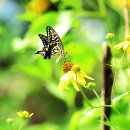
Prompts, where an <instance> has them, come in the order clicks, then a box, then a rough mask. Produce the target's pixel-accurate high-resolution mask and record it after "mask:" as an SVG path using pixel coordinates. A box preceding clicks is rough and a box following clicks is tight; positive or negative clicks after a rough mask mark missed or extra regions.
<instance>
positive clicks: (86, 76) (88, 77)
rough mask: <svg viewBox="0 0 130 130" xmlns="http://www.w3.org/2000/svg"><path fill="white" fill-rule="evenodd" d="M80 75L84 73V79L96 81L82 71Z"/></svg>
mask: <svg viewBox="0 0 130 130" xmlns="http://www.w3.org/2000/svg"><path fill="white" fill-rule="evenodd" d="M80 73H82V75H83V77H85V78H87V79H90V80H94V79H93V78H91V77H90V76H88V75H86V74H85V73H84V72H83V71H80Z"/></svg>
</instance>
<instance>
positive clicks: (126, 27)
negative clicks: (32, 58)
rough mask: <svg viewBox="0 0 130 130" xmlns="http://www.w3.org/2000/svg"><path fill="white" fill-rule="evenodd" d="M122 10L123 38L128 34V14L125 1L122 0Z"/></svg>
mask: <svg viewBox="0 0 130 130" xmlns="http://www.w3.org/2000/svg"><path fill="white" fill-rule="evenodd" d="M123 6H124V7H123V12H124V22H125V38H126V37H127V36H128V35H129V16H128V7H127V1H126V0H123Z"/></svg>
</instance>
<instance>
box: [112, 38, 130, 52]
mask: <svg viewBox="0 0 130 130" xmlns="http://www.w3.org/2000/svg"><path fill="white" fill-rule="evenodd" d="M129 45H130V36H128V37H127V38H126V39H125V41H123V42H121V43H119V44H117V45H115V46H114V48H116V49H121V48H123V50H124V51H126V49H127V50H128V51H129V50H130V46H129ZM129 54H130V53H129Z"/></svg>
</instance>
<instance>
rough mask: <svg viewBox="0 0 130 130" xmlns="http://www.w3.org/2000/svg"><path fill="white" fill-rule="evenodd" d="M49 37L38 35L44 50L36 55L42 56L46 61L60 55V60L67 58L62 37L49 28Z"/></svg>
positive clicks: (47, 29)
mask: <svg viewBox="0 0 130 130" xmlns="http://www.w3.org/2000/svg"><path fill="white" fill-rule="evenodd" d="M46 31H47V36H44V35H42V34H38V36H39V37H40V39H41V40H42V43H43V48H42V50H40V51H37V52H36V53H35V54H41V55H42V56H43V57H44V59H50V58H51V56H55V55H58V56H59V57H60V58H61V57H62V58H63V57H65V52H64V47H63V44H62V42H61V40H60V37H59V36H58V34H57V33H56V31H55V30H54V29H53V28H52V27H50V26H47V28H46Z"/></svg>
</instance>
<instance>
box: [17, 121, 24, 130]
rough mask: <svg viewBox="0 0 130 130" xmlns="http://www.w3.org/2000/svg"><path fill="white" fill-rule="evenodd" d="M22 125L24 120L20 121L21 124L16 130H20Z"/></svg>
mask: <svg viewBox="0 0 130 130" xmlns="http://www.w3.org/2000/svg"><path fill="white" fill-rule="evenodd" d="M23 123H24V120H22V121H21V124H20V126H19V129H18V130H22V127H23Z"/></svg>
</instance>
